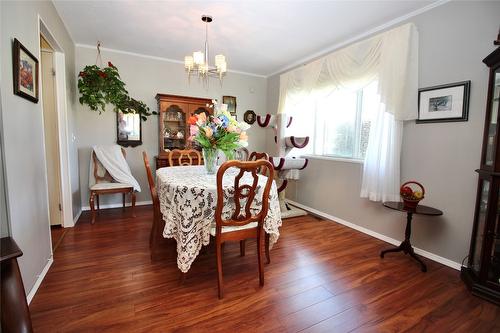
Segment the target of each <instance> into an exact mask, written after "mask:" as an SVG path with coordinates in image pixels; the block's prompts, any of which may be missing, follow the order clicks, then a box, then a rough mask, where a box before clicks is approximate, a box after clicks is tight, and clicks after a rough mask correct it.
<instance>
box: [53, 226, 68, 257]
mask: <svg viewBox="0 0 500 333" xmlns="http://www.w3.org/2000/svg"><path fill="white" fill-rule="evenodd" d="M67 231H68V229H67V228H63V227H62V226H60V225H55V226H54V225H53V226H51V227H50V234H51V238H52V251H55V250H56V249H57V247H58V246H59V244H60V243H61V241H62V239H63V237H64V235H65V234H66V232H67Z"/></svg>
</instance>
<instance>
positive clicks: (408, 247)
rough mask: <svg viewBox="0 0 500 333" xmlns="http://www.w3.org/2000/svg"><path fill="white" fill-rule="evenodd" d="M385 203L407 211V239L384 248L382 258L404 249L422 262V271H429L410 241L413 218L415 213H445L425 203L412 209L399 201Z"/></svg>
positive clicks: (435, 214)
mask: <svg viewBox="0 0 500 333" xmlns="http://www.w3.org/2000/svg"><path fill="white" fill-rule="evenodd" d="M383 205H384V206H385V207H387V208H390V209H394V210H398V211H400V212H406V230H405V240H404V241H403V242H402V243H401V244H400V245H399V246H398V247H395V248H391V249H387V250H383V251H382V252H380V258H383V257H384V255H385V254H386V253H388V252H401V251H403V252H404V254H409V255H410V256H411V257H412V258H413V259H415V260H416V261H418V262H419V263H420V267H421V270H422V272H427V266H425V264H424V262H423V261H422V260H421V259H420V258H419V257H418V256H417V255H416V254H415V251H413V247H412V246H411V243H410V237H411V220H412V218H413V214H417V215H428V216H439V215H443V212H442V211H440V210H439V209H436V208H432V207H428V206H423V205H418V206H417V208H413V209H410V208H406V207H405V206H404V205H403V203H402V202H397V201H387V202H384V203H383Z"/></svg>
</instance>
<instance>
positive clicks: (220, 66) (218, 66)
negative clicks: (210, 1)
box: [184, 15, 227, 84]
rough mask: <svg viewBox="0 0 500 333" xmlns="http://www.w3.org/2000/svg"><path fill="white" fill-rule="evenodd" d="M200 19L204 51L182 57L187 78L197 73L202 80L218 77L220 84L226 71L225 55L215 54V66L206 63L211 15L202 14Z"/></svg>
mask: <svg viewBox="0 0 500 333" xmlns="http://www.w3.org/2000/svg"><path fill="white" fill-rule="evenodd" d="M201 20H202V21H203V22H205V52H204V53H203V52H202V51H196V52H193V55H188V56H185V57H184V68H185V69H186V71H187V74H188V79H190V78H191V75H198V77H199V78H202V79H203V80H204V81H206V82H207V81H208V78H209V77H217V78H219V80H220V82H221V84H222V77H223V76H224V75H225V74H226V72H227V63H226V57H225V56H224V55H222V54H218V55H216V56H215V68H214V67H213V66H212V67H210V66H209V65H208V24H209V23H210V22H212V16H209V15H202V16H201Z"/></svg>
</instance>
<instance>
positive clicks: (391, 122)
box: [278, 23, 418, 201]
mask: <svg viewBox="0 0 500 333" xmlns="http://www.w3.org/2000/svg"><path fill="white" fill-rule="evenodd" d="M374 80H378V93H379V95H380V103H379V108H378V109H379V111H378V113H377V117H376V121H375V123H374V124H372V129H371V130H370V136H369V142H368V148H367V153H366V157H365V162H364V167H363V181H362V187H361V197H367V198H369V199H370V200H375V201H379V200H396V199H397V198H398V197H399V195H398V192H399V183H400V171H399V169H400V152H401V141H402V131H403V129H402V128H403V126H402V122H403V121H404V120H411V119H416V113H417V92H418V33H417V30H416V27H415V25H414V24H412V23H408V24H405V25H402V26H400V27H397V28H395V29H392V30H389V31H387V32H384V33H381V34H378V35H376V36H374V37H371V38H369V39H367V40H364V41H361V42H358V43H355V44H353V45H350V46H348V47H346V48H344V49H341V50H338V51H335V52H333V53H331V54H329V55H327V56H325V57H322V58H320V59H317V60H315V61H313V62H311V63H309V64H306V65H304V66H302V67H300V68H297V69H295V70H292V71H289V72H287V73H284V74H282V75H281V77H280V100H279V106H278V112H279V113H286V114H287V115H290V116H293V117H294V124H295V126H291V128H290V130H287V132H286V134H287V135H312V133H313V131H314V130H315V129H314V119H311V115H313V114H314V112H311V111H313V110H314V108H315V101H316V100H317V99H318V98H319V96H322V95H323V94H329V93H331V92H332V91H334V90H336V89H342V90H350V91H353V90H359V89H361V88H363V87H364V86H366V85H368V84H369V83H370V82H373V81H374ZM297 124H300V125H297ZM306 131H307V133H305V132H306Z"/></svg>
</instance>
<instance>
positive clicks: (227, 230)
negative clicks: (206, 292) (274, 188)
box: [210, 160, 274, 299]
mask: <svg viewBox="0 0 500 333" xmlns="http://www.w3.org/2000/svg"><path fill="white" fill-rule="evenodd" d="M231 167H235V168H238V169H239V173H238V174H237V176H236V177H235V179H234V194H233V198H231V199H230V201H234V212H233V214H232V215H231V217H229V219H227V220H225V219H224V218H223V216H222V212H223V209H224V207H225V205H226V204H228V203H227V202H224V191H223V187H222V181H223V177H224V173H225V172H226V170H228V169H229V168H231ZM262 169H266V174H268V175H269V176H268V177H267V180H266V183H265V186H264V187H263V188H262V208H261V210H260V211H259V212H258V213H254V214H252V211H251V209H250V207H251V205H252V202H253V200H254V198H255V195H256V194H257V185H258V180H259V170H262ZM273 172H274V170H273V166H272V165H271V163H269V162H268V161H264V160H258V161H250V162H242V161H236V160H232V161H228V162H226V163H224V164H222V165H221V166H220V168H219V170H218V171H217V206H216V208H215V227H213V228H211V230H210V234H211V235H212V236H214V237H215V246H216V258H217V281H218V289H219V298H220V299H222V297H223V295H224V292H223V279H222V246H223V245H224V243H225V242H228V241H242V240H246V239H256V240H257V257H258V263H259V282H260V285H261V286H263V285H264V265H263V259H262V252H263V238H264V233H265V232H264V219H265V217H266V216H267V212H268V209H269V192H270V190H271V185H272V182H273ZM245 173H249V174H250V176H251V179H252V183H251V184H246V183H243V184H242V183H240V181H241V179H242V177H243V175H244V174H245ZM242 199H243V200H244V201H243V204H244V206H243V207H242V201H241V200H242Z"/></svg>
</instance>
